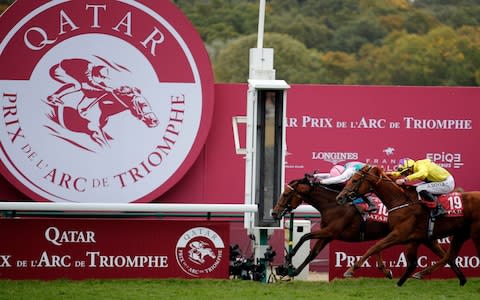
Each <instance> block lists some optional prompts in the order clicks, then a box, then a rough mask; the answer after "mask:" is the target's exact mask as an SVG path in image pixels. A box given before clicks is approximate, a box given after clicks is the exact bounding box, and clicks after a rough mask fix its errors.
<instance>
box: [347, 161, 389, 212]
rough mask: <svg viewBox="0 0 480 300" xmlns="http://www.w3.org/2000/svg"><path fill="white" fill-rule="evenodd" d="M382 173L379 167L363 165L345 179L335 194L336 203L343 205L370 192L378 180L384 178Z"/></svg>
mask: <svg viewBox="0 0 480 300" xmlns="http://www.w3.org/2000/svg"><path fill="white" fill-rule="evenodd" d="M382 174H383V171H382V170H381V169H380V168H379V167H372V166H369V165H366V166H364V167H363V168H361V169H360V170H359V171H358V172H356V173H355V174H353V176H352V177H351V178H350V180H348V181H347V183H346V184H345V187H344V188H343V190H342V191H341V192H340V193H339V194H338V196H337V203H338V204H340V205H343V204H345V203H346V202H347V201H353V200H355V199H356V198H358V197H360V196H362V195H365V194H367V193H369V192H371V191H372V189H373V188H374V187H375V185H376V184H378V182H379V180H381V179H382V178H385V176H384V175H382Z"/></svg>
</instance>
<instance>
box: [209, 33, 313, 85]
mask: <svg viewBox="0 0 480 300" xmlns="http://www.w3.org/2000/svg"><path fill="white" fill-rule="evenodd" d="M256 42H257V35H256V34H253V35H249V36H245V37H241V38H239V39H236V40H234V41H232V42H231V43H229V44H227V45H226V47H225V48H224V49H222V50H221V51H220V53H219V54H218V57H217V63H216V64H215V66H214V70H215V79H216V81H217V82H246V81H247V79H248V73H249V70H248V65H249V57H248V55H249V51H250V50H249V49H250V48H255V47H256ZM264 47H265V48H273V49H274V54H275V62H274V63H275V65H276V66H277V67H276V76H277V77H278V78H282V79H285V80H287V81H288V82H290V83H299V82H302V83H308V82H310V81H311V80H312V79H313V78H315V74H318V72H319V69H320V56H319V54H318V53H317V52H316V51H314V50H309V49H307V48H306V47H305V45H303V44H302V43H300V42H299V41H297V40H295V39H294V38H292V37H290V36H288V35H285V34H279V33H266V34H265V37H264Z"/></svg>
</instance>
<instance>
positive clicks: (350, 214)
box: [272, 174, 465, 278]
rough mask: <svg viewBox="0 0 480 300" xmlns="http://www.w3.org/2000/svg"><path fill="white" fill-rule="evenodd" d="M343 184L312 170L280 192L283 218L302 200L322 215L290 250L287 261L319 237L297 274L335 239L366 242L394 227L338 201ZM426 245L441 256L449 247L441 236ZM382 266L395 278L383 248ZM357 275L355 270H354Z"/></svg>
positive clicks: (278, 216)
mask: <svg viewBox="0 0 480 300" xmlns="http://www.w3.org/2000/svg"><path fill="white" fill-rule="evenodd" d="M341 189H342V187H339V186H333V185H330V186H328V185H323V184H320V183H318V182H315V181H314V178H313V176H312V175H310V174H305V177H304V178H301V179H296V180H292V181H290V183H289V184H287V185H286V186H285V188H284V191H283V192H282V194H281V195H280V198H279V199H278V201H277V204H276V205H275V207H274V208H273V210H272V216H273V217H274V218H276V219H281V218H282V217H283V216H284V215H285V214H287V213H289V212H291V211H292V210H293V209H295V208H297V207H298V206H299V205H300V204H301V203H302V202H306V203H307V204H309V205H311V206H313V207H314V208H316V209H317V210H318V211H319V212H320V214H321V216H322V218H321V224H320V230H317V231H314V232H311V233H307V234H305V235H303V236H302V237H301V238H300V239H299V241H298V243H297V244H296V245H295V247H294V248H293V249H292V251H291V252H290V253H288V254H287V259H286V260H287V261H291V258H292V257H293V256H294V255H295V254H296V253H297V251H298V250H299V249H300V247H301V246H302V244H303V243H305V242H306V241H309V240H312V239H316V240H317V241H316V242H315V244H314V246H313V248H312V249H311V250H310V252H309V254H308V256H307V257H306V258H305V260H304V262H303V263H302V264H301V265H300V266H299V267H297V268H296V269H295V270H294V271H293V276H296V275H298V274H300V272H301V271H302V270H303V269H304V268H305V266H307V264H308V263H310V262H311V261H312V260H313V259H315V257H317V255H318V254H319V253H320V251H321V250H322V249H323V248H324V247H325V246H326V245H327V244H328V243H330V242H331V241H333V240H340V241H345V242H364V241H371V240H378V239H380V238H382V237H385V236H386V235H387V234H388V233H389V232H390V229H389V227H388V224H387V223H382V222H378V221H373V220H371V219H367V220H366V221H364V219H363V216H362V214H361V213H360V212H359V210H358V209H357V208H356V207H355V206H354V205H348V206H347V205H338V204H337V201H336V197H337V195H338V194H339V192H340V191H341ZM424 244H425V246H427V247H428V248H429V249H431V250H432V251H433V253H435V254H436V255H437V256H439V257H443V256H444V255H445V251H444V250H443V248H442V247H441V246H440V245H439V244H438V242H437V240H429V241H424ZM375 258H376V261H377V266H378V268H379V269H380V270H381V271H382V272H383V274H384V275H385V276H386V277H388V278H392V273H391V271H390V270H388V269H387V268H386V267H385V265H384V263H383V259H382V257H381V254H380V252H377V253H376V254H375ZM431 268H432V267H431V266H430V267H429V268H427V269H425V270H423V271H421V272H419V275H420V276H422V275H423V274H430V273H431V270H430V269H431ZM452 269H453V270H454V271H455V273H456V274H457V276H459V278H464V277H465V276H463V274H462V273H461V271H460V270H459V269H458V268H457V266H456V265H455V264H453V265H452ZM350 275H351V276H353V272H352V273H351V274H350Z"/></svg>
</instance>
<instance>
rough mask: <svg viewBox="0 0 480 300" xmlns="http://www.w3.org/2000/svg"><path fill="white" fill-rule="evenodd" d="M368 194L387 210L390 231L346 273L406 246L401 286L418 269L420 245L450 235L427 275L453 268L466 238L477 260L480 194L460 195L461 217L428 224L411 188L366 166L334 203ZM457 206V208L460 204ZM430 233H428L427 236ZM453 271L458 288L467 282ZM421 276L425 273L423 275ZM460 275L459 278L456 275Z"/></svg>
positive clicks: (479, 235) (355, 175)
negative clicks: (449, 240)
mask: <svg viewBox="0 0 480 300" xmlns="http://www.w3.org/2000/svg"><path fill="white" fill-rule="evenodd" d="M367 192H374V193H375V194H376V195H377V196H378V197H379V198H380V200H382V202H383V203H384V205H385V206H386V207H387V209H388V212H389V214H388V222H389V225H390V228H391V231H390V233H389V234H388V235H387V236H386V237H384V238H383V239H381V240H379V241H378V242H377V243H375V244H374V245H373V246H372V247H371V248H370V249H368V250H367V252H366V253H365V254H364V255H363V256H362V258H360V260H358V261H357V262H356V263H355V264H354V265H353V266H352V267H351V268H350V269H349V271H351V272H353V271H355V270H356V269H358V268H360V267H361V265H362V264H363V263H364V262H365V261H366V260H367V258H368V257H369V256H370V255H375V254H376V253H379V252H380V251H382V250H384V249H386V248H389V247H391V246H394V245H398V244H407V243H408V244H409V245H410V246H409V247H407V251H406V258H407V268H406V270H405V272H404V274H403V275H402V277H401V278H400V280H399V281H398V282H397V285H398V286H401V285H402V284H403V283H404V282H405V281H406V280H407V278H408V277H409V276H410V275H411V274H412V273H413V271H414V270H415V268H416V266H417V249H418V247H419V245H420V244H421V243H425V242H430V241H432V240H436V239H439V238H444V237H448V236H452V238H451V244H450V248H449V249H448V251H447V253H446V255H445V256H443V258H442V259H440V260H439V261H438V262H437V263H436V264H435V265H433V266H432V268H431V269H430V270H429V271H430V272H433V271H435V270H436V269H438V268H440V267H441V266H444V265H445V264H446V263H448V264H450V266H454V265H455V258H456V257H457V256H458V253H459V251H460V249H461V247H462V245H463V243H464V242H465V241H466V240H468V238H472V240H473V242H474V244H475V247H476V249H477V253H478V255H479V257H480V192H464V193H460V195H461V198H462V200H461V204H462V207H463V215H461V216H446V215H442V216H440V217H435V219H434V220H433V221H434V223H431V221H432V219H430V209H429V208H427V207H426V206H425V205H423V204H422V202H421V201H420V200H419V199H418V195H417V193H416V191H415V190H414V189H410V190H409V189H404V188H402V187H401V186H399V185H397V184H396V183H395V182H393V180H392V179H391V178H390V177H388V176H387V175H386V174H385V173H384V171H383V169H381V168H380V167H376V166H373V167H372V166H368V165H367V166H365V167H363V168H362V169H361V170H360V171H358V172H356V173H355V174H354V175H353V176H352V178H350V180H349V181H348V182H347V184H346V185H345V187H344V189H343V190H342V191H341V192H340V194H339V195H338V196H337V200H338V203H339V204H344V203H345V202H346V201H347V200H348V199H353V198H356V197H358V196H360V195H363V194H365V193H367ZM457 204H458V205H460V203H457ZM431 226H433V230H431ZM429 228H430V230H429ZM429 231H431V234H427V232H429ZM452 270H454V272H455V273H456V274H457V277H458V278H459V279H460V285H464V284H465V283H466V278H465V276H463V274H461V273H457V271H455V268H452ZM424 274H428V273H426V272H424ZM460 274H461V276H459V275H460ZM414 277H417V276H414ZM420 277H421V276H420Z"/></svg>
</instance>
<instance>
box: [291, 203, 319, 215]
mask: <svg viewBox="0 0 480 300" xmlns="http://www.w3.org/2000/svg"><path fill="white" fill-rule="evenodd" d="M292 212H293V213H308V214H320V212H318V210H316V209H315V208H314V207H313V206H310V205H300V206H299V207H297V208H295V209H294V210H292Z"/></svg>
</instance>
